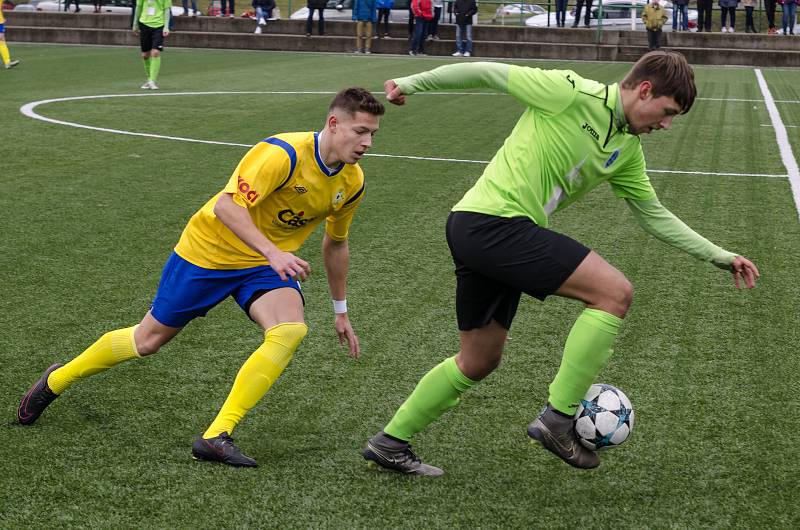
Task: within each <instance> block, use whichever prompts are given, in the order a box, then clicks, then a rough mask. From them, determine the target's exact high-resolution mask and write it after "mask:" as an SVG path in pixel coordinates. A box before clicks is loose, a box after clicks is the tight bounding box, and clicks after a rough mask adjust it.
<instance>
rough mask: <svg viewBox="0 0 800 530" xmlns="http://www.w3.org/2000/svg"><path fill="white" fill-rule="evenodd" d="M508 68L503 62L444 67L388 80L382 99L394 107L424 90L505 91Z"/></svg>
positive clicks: (384, 85) (506, 89)
mask: <svg viewBox="0 0 800 530" xmlns="http://www.w3.org/2000/svg"><path fill="white" fill-rule="evenodd" d="M510 68H511V66H510V65H508V64H503V63H483V62H477V63H462V64H448V65H445V66H440V67H439V68H434V69H433V70H428V71H427V72H422V73H419V74H414V75H410V76H408V77H400V78H397V79H389V80H388V81H386V82H385V83H384V84H383V89H384V91H385V92H386V99H387V100H388V101H389V102H390V103H394V104H395V105H402V104H404V103H405V97H406V96H410V95H411V94H414V93H416V92H425V91H428V90H449V89H467V88H488V89H491V90H497V91H498V92H508V90H509V89H508V72H509V70H510Z"/></svg>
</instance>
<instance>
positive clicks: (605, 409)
mask: <svg viewBox="0 0 800 530" xmlns="http://www.w3.org/2000/svg"><path fill="white" fill-rule="evenodd" d="M632 429H633V406H632V405H631V400H630V399H628V396H626V395H625V394H624V393H623V392H622V390H620V389H619V388H617V387H615V386H611V385H606V384H603V383H598V384H596V385H592V386H591V387H590V388H589V391H588V392H587V393H586V397H584V398H583V399H582V400H581V402H580V405H578V412H576V413H575V433H576V434H577V435H578V439H579V440H580V442H581V443H582V444H583V445H584V447H586V448H587V449H591V450H592V451H597V450H598V449H608V448H611V447H616V446H618V445H619V444H621V443H622V442H624V441H625V440H627V439H628V436H630V434H631V430H632Z"/></svg>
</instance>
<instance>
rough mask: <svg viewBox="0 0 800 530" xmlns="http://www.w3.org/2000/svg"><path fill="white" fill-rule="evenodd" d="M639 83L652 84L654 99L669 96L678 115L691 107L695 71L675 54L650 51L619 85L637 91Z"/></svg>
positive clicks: (679, 55) (695, 94)
mask: <svg viewBox="0 0 800 530" xmlns="http://www.w3.org/2000/svg"><path fill="white" fill-rule="evenodd" d="M642 81H650V82H651V83H652V85H653V97H657V98H658V97H661V96H669V97H671V98H674V99H675V102H676V103H677V104H678V105H680V107H681V113H682V114H686V113H687V112H689V109H691V108H692V104H693V103H694V98H695V97H697V87H696V86H695V84H694V71H693V70H692V67H691V66H689V63H688V62H686V58H685V57H684V56H683V55H681V54H680V53H678V52H667V51H661V50H657V51H653V52H650V53H647V54H645V55H643V56H642V58H641V59H639V60H638V61H636V64H634V65H633V68H631V71H630V72H628V75H626V76H625V79H623V80H622V83H620V85H621V86H622V88H627V89H631V88H636V87H637V86H639V84H640V83H641V82H642Z"/></svg>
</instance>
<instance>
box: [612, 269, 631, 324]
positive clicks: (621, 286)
mask: <svg viewBox="0 0 800 530" xmlns="http://www.w3.org/2000/svg"><path fill="white" fill-rule="evenodd" d="M610 303H611V311H609V312H610V313H612V314H614V315H616V316H618V317H620V318H621V317H624V316H625V314H626V313H627V312H628V309H630V307H631V304H632V303H633V284H632V283H631V282H630V281H629V280H628V279H627V278H626V277H624V276H623V277H622V278H621V279H620V280H619V281H618V282H617V285H615V286H614V290H613V292H612V294H611V300H610Z"/></svg>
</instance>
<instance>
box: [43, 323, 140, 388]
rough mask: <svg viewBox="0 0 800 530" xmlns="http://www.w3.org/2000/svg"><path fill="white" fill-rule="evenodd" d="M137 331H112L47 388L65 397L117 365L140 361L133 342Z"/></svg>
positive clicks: (50, 380) (50, 379) (57, 374)
mask: <svg viewBox="0 0 800 530" xmlns="http://www.w3.org/2000/svg"><path fill="white" fill-rule="evenodd" d="M135 329H136V326H134V327H132V328H126V329H118V330H116V331H109V332H108V333H106V334H105V335H103V336H102V337H100V338H99V339H97V342H95V343H94V344H92V345H91V346H89V347H88V348H87V349H86V351H84V352H83V353H81V354H80V355H78V356H77V357H75V358H74V359H72V360H71V361H70V362H68V363H67V364H65V365H64V366H62V367H61V368H59V369H57V370H54V371H53V372H52V373H51V374H50V376H49V377H48V378H47V386H49V387H50V390H52V391H53V392H55V393H56V394H61V393H62V392H64V390H66V389H67V388H69V387H70V386H72V384H74V383H76V382H77V381H79V380H81V379H83V378H84V377H88V376H90V375H94V374H96V373H98V372H102V371H103V370H108V369H109V368H111V367H112V366H114V365H115V364H119V363H121V362H123V361H127V360H128V359H133V358H135V357H139V354H138V352H137V351H136V343H135V342H134V340H133V330H135Z"/></svg>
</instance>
